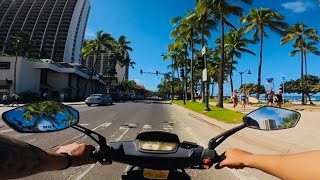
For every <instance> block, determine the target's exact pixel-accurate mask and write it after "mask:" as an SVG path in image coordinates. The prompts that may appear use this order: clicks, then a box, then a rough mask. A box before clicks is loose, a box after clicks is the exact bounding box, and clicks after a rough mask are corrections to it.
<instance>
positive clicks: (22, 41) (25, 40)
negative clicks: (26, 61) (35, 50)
mask: <svg viewBox="0 0 320 180" xmlns="http://www.w3.org/2000/svg"><path fill="white" fill-rule="evenodd" d="M30 47H31V41H30V34H28V33H26V32H22V31H19V32H17V33H16V34H15V35H14V36H12V37H11V38H10V40H9V49H8V50H7V51H6V52H7V53H8V54H11V55H15V56H16V59H15V62H14V73H13V74H14V75H13V92H14V93H16V88H17V82H16V81H17V62H18V56H22V57H28V56H29V53H30V52H31V48H30Z"/></svg>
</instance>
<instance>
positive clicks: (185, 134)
mask: <svg viewBox="0 0 320 180" xmlns="http://www.w3.org/2000/svg"><path fill="white" fill-rule="evenodd" d="M73 107H74V108H76V109H77V110H79V111H80V123H79V124H80V125H82V126H85V127H87V128H89V129H92V130H94V131H96V132H98V133H100V134H101V135H103V136H104V137H106V138H107V140H108V141H109V142H110V141H122V140H133V139H134V138H135V137H136V135H137V134H138V133H139V132H141V131H143V130H150V129H152V130H166V131H172V132H174V133H177V134H178V135H179V137H180V140H181V141H184V140H186V141H191V142H195V143H198V144H200V145H203V146H205V147H206V146H207V143H208V141H209V140H210V139H211V138H212V137H214V136H215V135H217V134H219V133H221V132H222V130H221V129H220V128H218V127H215V126H210V125H208V124H207V123H205V122H203V121H201V119H199V118H197V117H194V116H192V115H190V114H188V113H186V112H184V111H183V110H181V109H177V108H174V107H173V106H172V105H170V104H167V103H165V102H154V101H142V102H127V103H116V104H115V105H112V106H96V107H95V106H93V107H87V106H85V105H76V106H73ZM168 121H169V122H173V123H174V126H173V128H172V129H171V128H169V129H168V128H167V127H166V126H165V124H164V122H168ZM126 123H131V124H137V125H138V126H137V127H135V128H123V125H125V124H126ZM0 133H2V134H5V135H8V136H12V137H15V138H18V139H20V140H23V141H26V142H28V143H31V144H33V145H36V146H38V147H41V148H43V149H52V150H53V149H55V147H57V146H59V145H61V144H66V143H71V142H78V143H87V144H94V143H93V141H91V140H90V139H89V138H87V137H86V136H83V135H82V134H81V133H80V132H78V131H76V130H74V129H72V128H70V129H67V130H64V131H61V132H55V133H48V134H19V133H16V132H14V131H12V130H11V129H10V128H9V127H7V126H6V125H4V126H2V127H1V126H0ZM227 148H242V149H245V150H249V151H251V152H255V153H276V151H275V150H273V149H270V148H268V147H265V146H261V145H259V144H256V143H255V142H252V141H250V140H248V139H243V138H241V137H238V136H233V137H232V138H230V139H228V140H227V141H226V142H224V143H223V144H221V145H220V146H219V147H218V148H217V151H218V152H219V153H222V152H223V151H225V150H226V149H227ZM127 168H128V166H127V165H124V164H119V163H113V164H112V165H110V166H102V165H100V164H94V165H86V166H82V167H76V168H69V169H67V170H63V171H54V172H46V173H41V174H37V175H33V176H30V177H28V178H23V179H30V180H31V179H32V180H38V179H39V180H43V179H46V180H51V179H70V180H80V179H95V180H97V179H108V180H109V179H110V180H113V179H117V180H119V179H120V178H121V175H122V174H123V172H124V171H125V170H126V169H127ZM187 172H188V174H189V175H190V176H191V177H192V179H201V180H203V179H226V180H233V179H251V180H254V179H275V178H274V177H272V176H269V175H266V174H264V173H262V172H260V171H257V170H253V169H244V170H230V169H222V170H216V169H214V168H211V169H210V170H187ZM0 179H1V178H0Z"/></svg>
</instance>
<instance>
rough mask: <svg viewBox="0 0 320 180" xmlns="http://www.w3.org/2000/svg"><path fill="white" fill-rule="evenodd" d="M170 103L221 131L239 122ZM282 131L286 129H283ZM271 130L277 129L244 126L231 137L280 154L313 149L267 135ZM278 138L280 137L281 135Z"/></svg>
mask: <svg viewBox="0 0 320 180" xmlns="http://www.w3.org/2000/svg"><path fill="white" fill-rule="evenodd" d="M172 105H173V106H174V108H179V109H181V110H183V111H186V112H187V113H188V115H189V116H191V117H193V118H194V119H197V120H199V121H202V122H205V123H207V124H208V125H211V126H214V127H216V128H218V129H220V130H221V132H224V131H227V130H229V129H231V128H234V127H236V126H238V125H239V124H227V123H223V122H220V121H217V120H216V119H213V118H210V117H208V116H205V115H203V114H200V113H198V112H194V111H192V110H190V109H187V108H185V107H183V106H179V105H177V104H172ZM283 131H286V130H283ZM257 132H260V133H257ZM273 132H277V131H257V130H255V129H250V128H245V129H243V130H241V131H238V132H237V133H236V134H235V135H233V136H232V137H235V138H238V139H241V140H242V141H245V142H247V143H250V144H254V145H256V146H260V147H263V148H265V149H269V150H272V151H276V152H277V153H281V154H288V153H293V152H303V151H310V150H314V149H310V148H306V147H303V146H301V145H298V144H293V143H290V142H285V141H283V140H280V139H277V138H272V137H270V136H268V134H269V133H273ZM284 133H285V132H284ZM279 138H281V136H280V137H279Z"/></svg>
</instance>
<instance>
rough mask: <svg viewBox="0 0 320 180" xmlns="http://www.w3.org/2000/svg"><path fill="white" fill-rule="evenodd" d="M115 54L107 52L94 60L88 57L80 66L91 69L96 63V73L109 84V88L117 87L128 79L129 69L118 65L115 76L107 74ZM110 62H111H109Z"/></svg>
mask: <svg viewBox="0 0 320 180" xmlns="http://www.w3.org/2000/svg"><path fill="white" fill-rule="evenodd" d="M115 58H116V57H115V53H114V52H112V51H107V52H106V53H102V54H101V56H99V57H98V59H97V60H96V58H95V57H93V56H92V57H89V59H88V60H83V61H82V65H84V66H86V67H88V68H89V69H92V68H93V66H94V62H95V61H96V66H95V69H96V72H97V73H98V74H100V75H101V76H102V77H103V79H104V80H105V82H107V84H108V83H109V82H110V83H111V86H113V87H114V86H118V85H120V84H121V83H122V81H124V80H128V79H129V67H128V66H123V67H121V65H120V64H119V63H117V64H116V66H115V67H116V68H115V74H114V76H113V73H111V74H110V73H108V72H109V71H110V67H111V66H112V65H111V64H110V63H111V62H114V61H115ZM111 60H112V61H111Z"/></svg>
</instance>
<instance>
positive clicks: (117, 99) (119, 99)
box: [110, 93, 126, 102]
mask: <svg viewBox="0 0 320 180" xmlns="http://www.w3.org/2000/svg"><path fill="white" fill-rule="evenodd" d="M110 96H111V98H112V100H113V101H114V102H125V101H126V100H125V98H124V96H123V95H122V94H118V93H115V94H110Z"/></svg>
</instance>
